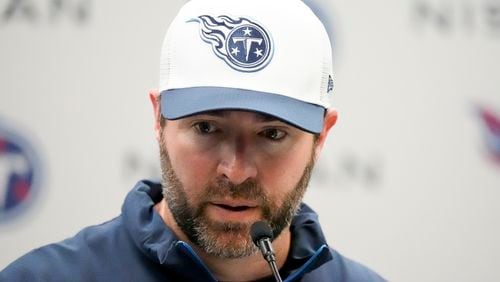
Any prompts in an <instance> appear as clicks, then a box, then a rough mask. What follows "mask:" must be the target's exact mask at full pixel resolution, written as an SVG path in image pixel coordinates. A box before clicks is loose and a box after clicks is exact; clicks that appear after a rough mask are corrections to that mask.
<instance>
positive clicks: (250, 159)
mask: <svg viewBox="0 0 500 282" xmlns="http://www.w3.org/2000/svg"><path fill="white" fill-rule="evenodd" d="M217 172H218V174H219V175H222V176H223V177H224V178H226V179H227V180H229V181H230V182H231V183H233V184H235V185H238V184H241V183H243V182H245V181H246V180H248V179H252V178H255V177H256V176H257V167H256V166H255V162H254V156H253V153H252V150H251V149H250V148H249V146H248V145H247V144H245V143H244V142H243V141H241V140H239V141H238V140H237V141H235V142H231V143H230V144H225V145H224V146H223V148H222V149H221V159H220V161H219V163H218V166H217Z"/></svg>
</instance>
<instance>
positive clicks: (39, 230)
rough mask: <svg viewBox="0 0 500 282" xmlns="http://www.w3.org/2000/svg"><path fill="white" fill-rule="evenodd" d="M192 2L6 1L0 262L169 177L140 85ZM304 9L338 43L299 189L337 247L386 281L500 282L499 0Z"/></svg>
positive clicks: (106, 213)
mask: <svg viewBox="0 0 500 282" xmlns="http://www.w3.org/2000/svg"><path fill="white" fill-rule="evenodd" d="M184 2H185V1H181V0H175V1H173V0H169V1H159V0H152V1H113V0H108V1H96V0H0V269H3V268H4V267H5V266H7V265H8V264H9V263H10V262H11V261H13V260H14V259H15V258H17V257H19V256H21V255H22V254H24V253H26V252H28V251H30V250H31V249H33V248H35V247H38V246H41V245H44V244H48V243H51V242H55V241H59V240H62V239H64V238H67V237H69V236H72V235H74V234H75V233H76V232H78V231H79V230H80V229H81V228H83V227H85V226H87V225H92V224H98V223H101V222H103V221H106V220H108V219H110V218H113V217H115V216H117V215H119V213H120V207H121V204H122V201H123V199H124V197H125V195H126V194H127V192H128V191H129V190H130V189H131V188H132V186H133V185H134V184H135V183H136V182H137V181H138V180H139V179H142V178H150V177H158V176H159V165H158V149H157V145H156V142H155V139H154V134H153V114H152V110H151V107H150V103H149V99H148V95H147V94H148V90H150V89H155V88H157V85H158V79H157V77H158V68H159V54H160V46H161V42H162V40H163V35H164V32H165V30H166V28H167V27H168V24H169V23H170V21H171V20H172V18H173V16H174V15H175V13H176V12H177V10H178V9H179V8H180V7H181V5H182V4H183V3H184ZM307 2H310V4H311V5H313V6H314V7H315V10H317V12H318V14H319V16H320V17H321V18H322V19H323V20H324V22H325V23H326V25H327V27H328V29H329V33H330V36H331V39H332V41H333V47H334V69H335V77H334V81H335V88H334V95H335V96H334V106H335V107H336V108H337V109H338V111H339V114H340V117H339V121H338V123H337V125H336V127H335V128H334V129H333V131H332V132H331V134H330V136H329V140H328V142H327V145H326V147H325V149H324V152H323V155H322V157H321V160H320V162H319V163H318V165H317V169H316V171H315V173H314V178H313V180H312V183H311V186H310V188H309V191H308V193H307V195H306V199H305V201H306V202H308V203H309V204H310V205H312V206H313V207H314V208H315V209H316V211H317V212H318V213H319V214H320V220H321V222H322V224H323V228H324V231H325V233H326V235H327V238H328V240H329V242H330V244H331V245H332V246H333V247H334V248H336V249H337V250H339V251H340V252H341V253H343V254H344V255H346V256H348V257H350V258H352V259H354V260H357V261H359V262H362V263H364V264H366V265H367V266H369V267H371V268H373V269H374V270H376V271H377V272H379V273H380V274H382V275H383V276H384V277H386V278H387V279H389V280H391V281H500V272H499V271H498V269H499V267H500V239H499V238H500V204H499V203H500V0H386V1H369V0H354V1H353V0H349V1H348V0H308V1H307ZM284 12H286V11H284Z"/></svg>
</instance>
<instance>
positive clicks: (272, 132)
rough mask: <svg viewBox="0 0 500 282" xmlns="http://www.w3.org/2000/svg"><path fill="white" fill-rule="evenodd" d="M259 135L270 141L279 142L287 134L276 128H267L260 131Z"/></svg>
mask: <svg viewBox="0 0 500 282" xmlns="http://www.w3.org/2000/svg"><path fill="white" fill-rule="evenodd" d="M260 135H261V136H263V137H265V138H267V139H270V140H272V141H280V140H282V139H283V138H285V137H286V135H287V133H286V132H285V131H283V130H279V129H277V128H269V129H266V130H264V131H262V132H261V133H260Z"/></svg>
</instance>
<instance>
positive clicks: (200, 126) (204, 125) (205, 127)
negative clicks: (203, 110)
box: [193, 121, 217, 134]
mask: <svg viewBox="0 0 500 282" xmlns="http://www.w3.org/2000/svg"><path fill="white" fill-rule="evenodd" d="M193 127H194V128H195V129H196V130H197V131H198V133H200V134H211V133H214V132H216V131H217V127H216V126H215V125H213V124H212V123H210V122H207V121H200V122H197V123H195V124H194V125H193Z"/></svg>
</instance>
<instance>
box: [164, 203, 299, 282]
mask: <svg viewBox="0 0 500 282" xmlns="http://www.w3.org/2000/svg"><path fill="white" fill-rule="evenodd" d="M155 210H156V212H158V214H159V215H160V216H161V218H162V219H163V221H164V222H165V224H166V225H167V226H168V227H170V228H171V229H172V231H173V232H174V234H175V235H176V236H177V238H179V239H180V240H182V241H185V242H187V243H189V244H190V245H191V246H192V247H193V249H194V250H195V252H196V253H197V255H198V256H199V257H200V258H201V259H202V260H203V262H204V263H205V264H206V265H207V267H208V268H209V269H210V270H211V271H212V274H213V275H214V276H215V277H216V278H217V280H219V281H253V280H258V279H261V278H264V277H267V276H271V275H272V271H271V268H270V267H269V265H268V264H267V262H266V260H265V259H264V258H263V257H262V254H261V253H260V252H258V251H257V252H255V253H254V254H252V255H250V256H248V257H244V258H237V259H227V258H220V257H216V256H213V255H210V254H207V253H205V252H204V251H203V250H202V249H201V248H199V247H198V246H196V245H195V244H193V243H192V242H191V241H190V240H189V239H188V238H187V236H186V235H185V234H184V232H182V230H181V229H180V227H179V226H178V225H177V223H176V221H175V220H174V217H173V215H172V213H171V211H170V209H169V208H168V205H167V203H166V202H165V200H162V201H160V202H159V203H158V204H156V205H155ZM290 238H291V236H290V229H289V228H285V230H283V232H281V234H280V236H278V237H277V238H276V239H275V240H274V241H273V247H274V250H275V252H276V264H277V266H278V268H281V267H282V266H283V265H284V264H285V261H286V258H287V256H288V251H289V249H290V242H291V241H290Z"/></svg>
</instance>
